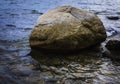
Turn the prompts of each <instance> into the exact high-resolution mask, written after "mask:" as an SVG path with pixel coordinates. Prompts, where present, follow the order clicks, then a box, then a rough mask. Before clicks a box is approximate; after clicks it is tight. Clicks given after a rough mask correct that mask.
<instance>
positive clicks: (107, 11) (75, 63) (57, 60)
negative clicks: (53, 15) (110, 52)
mask: <svg viewBox="0 0 120 84" xmlns="http://www.w3.org/2000/svg"><path fill="white" fill-rule="evenodd" d="M119 2H120V0H115V1H113V0H76V1H75V0H60V1H59V0H1V1H0V83H1V84H21V83H25V84H30V83H31V84H42V82H44V83H45V84H50V83H51V84H57V83H58V84H59V83H63V84H86V83H88V84H91V83H93V84H105V83H108V84H111V83H112V84H119V83H120V80H119V79H120V63H119V62H114V61H111V59H108V58H103V57H102V56H101V54H100V53H98V52H96V51H85V52H82V53H79V54H70V55H60V54H54V55H52V54H43V53H38V52H35V51H33V50H32V52H31V54H29V53H30V51H31V49H30V46H29V35H30V32H31V30H32V28H33V26H34V23H35V22H36V20H37V18H38V16H39V15H41V14H42V13H44V12H45V11H47V10H48V9H51V8H54V7H56V6H59V5H72V6H75V7H78V8H83V9H86V10H90V11H92V12H94V13H96V14H97V15H98V16H99V17H100V19H101V20H102V21H103V23H104V26H105V28H106V30H109V31H111V28H114V29H116V30H117V31H119V29H118V28H119V26H120V20H119V19H118V20H116V21H114V20H108V19H107V18H106V16H107V15H117V16H120V11H119V9H120V3H119ZM111 32H115V31H111ZM108 33H110V32H108ZM110 35H111V34H110ZM116 55H118V54H116ZM31 56H32V57H33V58H32V57H31ZM118 56H119V55H118ZM34 59H35V60H37V61H38V63H37V62H36V61H35V60H34ZM35 62H36V63H35ZM3 79H4V80H3ZM11 81H12V82H11Z"/></svg>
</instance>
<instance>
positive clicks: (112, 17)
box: [107, 15, 119, 20]
mask: <svg viewBox="0 0 120 84" xmlns="http://www.w3.org/2000/svg"><path fill="white" fill-rule="evenodd" d="M107 18H108V19H109V20H118V19H119V16H116V15H110V16H107Z"/></svg>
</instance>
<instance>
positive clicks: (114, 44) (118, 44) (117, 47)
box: [106, 40, 120, 50]
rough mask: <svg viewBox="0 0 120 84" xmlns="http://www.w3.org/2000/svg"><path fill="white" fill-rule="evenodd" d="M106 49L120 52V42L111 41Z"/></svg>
mask: <svg viewBox="0 0 120 84" xmlns="http://www.w3.org/2000/svg"><path fill="white" fill-rule="evenodd" d="M106 47H107V48H108V49H109V50H120V40H109V41H108V43H107V44H106Z"/></svg>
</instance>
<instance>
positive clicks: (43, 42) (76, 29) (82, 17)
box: [30, 6, 106, 52]
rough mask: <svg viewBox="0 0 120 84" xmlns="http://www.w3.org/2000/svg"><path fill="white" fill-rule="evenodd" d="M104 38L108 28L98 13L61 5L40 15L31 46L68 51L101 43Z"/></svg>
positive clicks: (32, 33) (33, 32)
mask: <svg viewBox="0 0 120 84" xmlns="http://www.w3.org/2000/svg"><path fill="white" fill-rule="evenodd" d="M105 39H106V32H105V28H104V26H103V23H102V22H101V21H100V19H99V18H98V17H97V16H96V15H95V14H93V13H90V12H88V11H85V10H82V9H78V8H75V7H71V6H60V7H57V8H55V9H52V10H49V11H48V12H46V13H45V14H43V15H41V16H40V17H39V18H38V21H37V23H36V25H35V27H34V28H33V30H32V32H31V35H30V45H31V48H34V49H40V50H50V51H58V52H69V51H74V50H79V49H84V48H87V47H89V46H92V45H96V44H99V43H101V42H102V41H104V40H105Z"/></svg>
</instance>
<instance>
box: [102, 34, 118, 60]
mask: <svg viewBox="0 0 120 84" xmlns="http://www.w3.org/2000/svg"><path fill="white" fill-rule="evenodd" d="M105 47H106V48H107V49H108V50H107V51H105V52H104V56H107V57H110V58H112V59H115V60H120V34H118V35H115V36H112V37H110V38H108V39H107V43H106V45H105Z"/></svg>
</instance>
